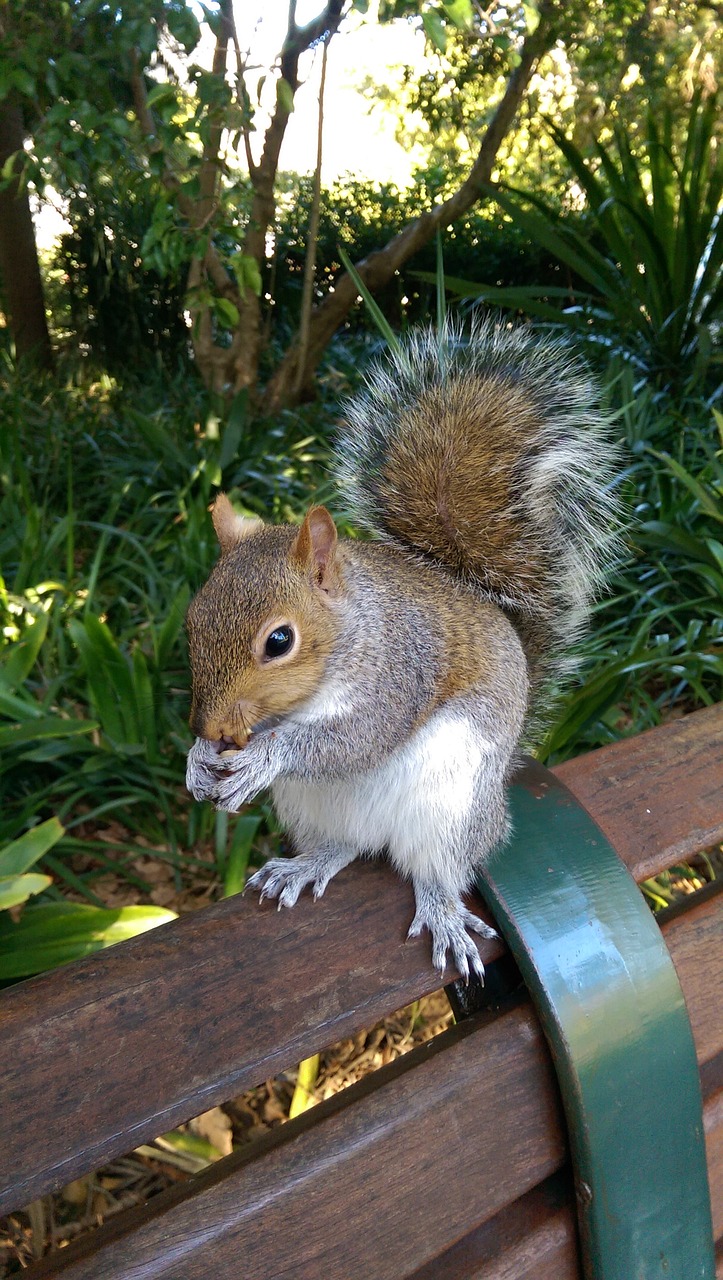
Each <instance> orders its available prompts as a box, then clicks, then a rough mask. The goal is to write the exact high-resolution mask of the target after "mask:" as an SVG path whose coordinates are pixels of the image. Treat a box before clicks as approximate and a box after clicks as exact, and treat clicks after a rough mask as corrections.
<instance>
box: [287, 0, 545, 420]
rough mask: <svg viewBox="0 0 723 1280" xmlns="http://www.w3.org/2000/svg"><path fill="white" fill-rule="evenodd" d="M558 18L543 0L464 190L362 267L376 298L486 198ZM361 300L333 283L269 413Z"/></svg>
mask: <svg viewBox="0 0 723 1280" xmlns="http://www.w3.org/2000/svg"><path fill="white" fill-rule="evenodd" d="M557 13H558V5H557V3H556V0H544V2H543V4H542V5H541V6H540V21H539V24H538V26H537V27H536V29H535V30H534V31H533V32H532V33H531V34H528V35H527V36H526V38H525V40H524V42H523V45H522V49H521V51H520V61H519V63H518V65H517V66H516V67H515V69H514V70H513V72H512V74H511V76H510V78H509V80H508V82H507V87H506V89H505V92H504V94H503V95H502V98H501V99H500V101H499V103H498V105H497V108H496V110H495V113H494V115H493V117H492V119H491V121H490V123H489V125H488V126H487V129H486V131H485V133H484V136H483V138H482V141H481V143H480V147H479V151H478V153H477V158H476V160H475V162H474V164H473V165H472V168H471V170H470V172H469V174H468V175H467V178H466V179H465V181H464V182H463V183H462V185H461V186H460V187H459V188H458V190H457V191H456V192H455V193H454V195H452V196H450V198H449V199H448V200H445V201H444V202H443V203H442V204H438V205H436V206H435V207H434V208H433V209H430V210H428V211H427V212H425V213H423V214H421V215H420V216H419V217H418V218H416V219H415V220H414V222H411V223H410V224H409V225H408V226H407V227H405V228H404V230H403V231H401V232H400V233H399V234H398V235H396V236H395V237H394V238H393V239H392V240H390V241H389V243H388V244H387V245H385V246H384V248H383V249H378V250H375V251H374V252H373V253H370V254H369V255H368V257H366V258H364V259H363V260H362V261H361V262H359V263H357V265H356V269H357V271H358V272H359V275H360V276H361V278H362V280H363V281H364V283H365V284H366V286H367V288H368V289H370V291H371V292H372V293H373V292H375V291H376V290H378V289H380V288H381V287H382V286H383V285H385V284H386V283H387V282H388V281H389V280H390V279H391V278H392V276H393V275H394V272H395V271H397V270H398V269H399V268H400V267H401V266H402V265H403V264H404V263H405V262H406V261H407V260H408V259H409V258H410V257H411V256H412V254H414V253H416V251H417V250H418V249H421V248H422V247H423V246H424V245H425V244H427V243H428V241H429V240H430V239H431V238H432V236H433V235H434V234H435V232H436V231H437V230H438V229H441V228H443V227H446V226H448V225H449V224H450V223H451V222H454V221H455V219H457V218H459V217H461V216H462V215H463V214H465V213H466V212H467V211H468V210H469V209H471V208H472V206H473V205H474V204H475V203H476V202H477V200H479V199H480V197H481V196H482V195H483V194H484V191H485V187H486V184H487V183H488V182H489V180H490V177H491V174H492V169H493V167H494V163H495V160H496V158H497V153H498V151H499V149H500V146H501V144H502V142H503V140H504V138H505V137H506V135H507V133H508V132H509V130H510V129H511V127H512V124H513V121H514V119H515V116H516V114H517V111H518V109H519V106H520V104H521V102H522V100H523V98H524V95H525V91H526V89H527V86H528V84H529V82H530V79H531V77H532V75H533V73H534V71H535V68H536V66H537V64H538V62H539V60H540V58H541V57H542V56H543V54H545V53H546V52H547V51H548V49H550V48H551V47H552V45H553V44H554V42H555V38H556V22H555V17H556V15H557ZM356 298H357V289H356V285H355V284H354V281H353V280H352V278H351V276H349V275H348V274H347V273H344V274H342V275H341V276H340V277H339V279H338V280H337V281H336V282H335V284H334V292H333V293H330V294H328V295H327V297H326V298H325V299H324V301H323V302H322V303H320V304H319V306H318V307H316V308H315V310H314V311H313V312H312V315H311V318H310V323H309V334H308V345H307V348H306V354H305V357H304V360H303V364H301V367H300V341H299V338H298V336H297V337H296V339H295V340H294V342H293V343H292V345H291V346H290V347H289V350H288V351H287V353H286V355H285V356H284V357H283V359H282V361H281V363H280V364H279V367H278V368H277V370H276V372H275V373H274V374H273V375H272V377H271V379H270V381H269V383H268V386H267V388H266V392H265V396H264V408H265V409H266V410H267V411H268V412H269V413H275V412H278V410H279V409H280V408H281V407H282V406H283V405H285V404H289V403H291V402H292V400H293V395H294V388H295V387H296V386H299V385H301V386H303V385H304V383H305V382H306V381H307V380H308V378H309V377H310V376H311V374H312V373H313V370H314V369H315V368H316V365H317V364H318V361H319V359H320V358H321V355H322V354H323V352H324V350H325V348H326V346H327V345H328V343H329V341H330V340H331V338H332V337H333V335H334V333H335V332H336V330H337V329H338V327H339V325H340V324H341V323H342V322H343V321H344V319H345V318H346V316H347V315H348V313H349V311H350V310H351V308H352V306H353V305H354V303H355V301H356Z"/></svg>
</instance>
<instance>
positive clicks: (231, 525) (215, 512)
mask: <svg viewBox="0 0 723 1280" xmlns="http://www.w3.org/2000/svg"><path fill="white" fill-rule="evenodd" d="M211 519H212V520H213V527H214V529H215V530H216V537H217V538H218V541H219V544H220V547H221V555H225V554H226V552H227V551H232V550H233V548H234V547H237V546H238V544H239V542H241V540H242V539H243V538H246V537H248V535H249V534H250V533H253V532H254V530H255V529H260V528H261V526H262V524H263V520H259V518H258V516H240V515H237V513H236V512H235V511H234V509H233V507H232V506H231V503H230V502H229V500H228V498H227V497H226V494H225V493H219V494H218V496H217V498H216V501H215V502H214V504H213V506H212V507H211Z"/></svg>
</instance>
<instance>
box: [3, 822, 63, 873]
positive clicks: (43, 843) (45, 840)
mask: <svg viewBox="0 0 723 1280" xmlns="http://www.w3.org/2000/svg"><path fill="white" fill-rule="evenodd" d="M64 834H65V827H64V826H63V825H62V823H60V822H59V821H58V819H57V818H48V819H47V821H46V822H41V823H39V825H38V826H37V827H32V828H31V830H30V831H26V832H25V834H24V835H22V836H19V837H18V839H17V840H13V842H12V844H6V845H5V848H4V849H0V876H17V875H20V874H21V873H22V872H23V871H27V869H28V867H32V865H33V863H35V862H37V861H38V858H42V856H43V854H44V853H47V852H48V849H52V847H53V845H54V844H57V843H58V841H59V840H60V838H61V836H63V835H64Z"/></svg>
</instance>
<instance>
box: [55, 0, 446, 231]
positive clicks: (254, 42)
mask: <svg viewBox="0 0 723 1280" xmlns="http://www.w3.org/2000/svg"><path fill="white" fill-rule="evenodd" d="M322 8H323V4H322V3H321V2H320V0H299V4H298V8H297V23H298V24H299V26H302V25H303V24H304V23H306V22H308V21H309V19H310V18H313V17H315V16H316V14H317V13H319V12H320V11H321V9H322ZM234 9H235V16H236V23H237V31H238V37H239V43H240V46H241V49H242V50H243V51H244V52H245V51H246V50H249V51H250V55H251V56H250V59H249V63H250V65H251V66H252V67H253V68H254V71H253V73H252V74H250V75H249V77H248V87H249V91H250V92H251V94H252V98H253V97H254V96H255V93H256V85H257V83H258V79H259V77H260V76H261V75H263V73H264V71H266V70H267V69H268V68H269V67H270V66H271V65H272V63H273V60H274V58H275V57H276V56H277V54H278V53H279V50H280V49H281V45H282V42H283V38H284V34H285V32H286V23H287V17H288V0H265V3H264V2H263V0H253V2H252V3H250V2H249V0H235V4H234ZM374 10H375V5H374V3H373V2H372V4H371V5H370V13H369V15H368V16H367V18H366V19H364V18H362V17H361V16H360V15H358V14H352V15H351V16H350V18H348V19H347V20H345V22H344V24H343V26H342V29H341V30H340V31H339V32H337V34H336V35H335V36H334V38H333V39H332V41H331V44H330V46H329V55H328V59H327V72H326V91H325V109H324V138H323V158H322V180H323V181H324V182H332V181H333V180H334V179H335V178H337V177H339V176H340V175H341V174H344V173H353V174H358V175H360V176H362V177H367V178H372V179H377V180H378V181H380V182H385V181H387V182H389V181H391V182H395V183H396V184H397V185H398V186H406V185H408V183H409V181H410V178H411V173H412V169H413V167H414V164H415V163H417V162H421V160H422V156H421V154H419V155H415V154H410V153H408V152H406V151H405V150H404V149H403V148H402V147H400V145H399V143H398V142H397V141H396V139H395V137H394V126H395V122H394V119H393V118H392V116H391V115H390V113H389V112H387V111H384V110H383V108H381V107H378V106H377V107H375V108H374V109H373V110H371V111H370V105H369V103H368V102H367V101H366V99H365V98H364V97H363V96H362V94H361V92H360V91H359V86H360V85H362V84H363V82H364V80H365V79H366V77H367V76H369V77H371V78H372V79H373V80H375V81H376V82H377V83H381V84H383V83H385V82H387V83H394V82H395V81H396V80H397V79H398V76H399V67H400V66H404V65H407V64H414V65H416V66H419V65H421V64H422V62H423V59H424V37H423V35H422V34H421V32H419V31H416V30H415V29H414V28H413V27H411V26H410V25H409V23H407V22H404V21H398V22H394V23H389V24H386V25H385V26H383V27H382V26H379V25H378V24H377V22H376V20H375V17H374ZM212 55H213V37H212V36H211V34H210V32H208V30H206V33H205V35H204V39H203V40H202V43H201V45H200V46H199V48H198V49H197V50H196V51H195V53H194V55H193V56H194V60H195V61H197V62H200V63H202V64H203V65H206V66H210V64H211V58H212ZM299 72H300V79H301V86H300V88H299V90H298V92H297V95H296V99H295V106H294V112H293V114H292V116H291V117H290V119H289V123H288V126H287V130H286V135H285V137H284V142H283V146H282V150H281V157H280V165H281V168H282V169H287V170H295V171H297V172H298V173H308V172H309V171H311V170H313V169H314V168H315V165H316V132H317V112H318V96H319V78H320V74H321V49H316V50H310V51H309V52H308V53H307V54H305V55H304V57H303V58H302V59H301V62H300V64H299ZM274 92H275V90H274V89H273V78H272V77H271V76H269V77H268V80H267V84H266V90H265V93H263V94H262V105H261V109H260V110H259V112H258V116H257V121H256V127H257V132H256V133H255V135H254V137H253V141H252V147H253V151H254V155H255V156H256V158H257V159H258V156H259V153H260V149H261V146H262V143H263V132H264V129H265V127H266V124H267V122H268V115H267V114H266V112H265V111H264V110H263V108H264V105H265V104H266V105H267V106H268V105H270V103H271V101H272V97H270V95H272V94H273V93H274ZM35 221H36V233H37V240H38V246H39V248H41V249H45V248H49V247H50V246H51V245H52V244H53V242H54V241H55V239H56V238H57V237H58V236H59V235H60V234H61V233H62V232H63V230H67V223H66V222H65V219H64V218H63V217H62V214H61V213H60V211H59V210H58V209H55V208H53V207H52V205H50V204H46V205H44V206H43V208H42V210H41V211H40V213H39V214H37V215H36V219H35Z"/></svg>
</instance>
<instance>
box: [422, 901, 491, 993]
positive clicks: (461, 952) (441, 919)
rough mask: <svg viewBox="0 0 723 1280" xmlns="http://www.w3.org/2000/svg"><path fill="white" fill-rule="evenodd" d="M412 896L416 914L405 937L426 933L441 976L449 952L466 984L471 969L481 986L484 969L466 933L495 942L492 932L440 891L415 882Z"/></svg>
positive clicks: (433, 958) (475, 944) (461, 904)
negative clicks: (430, 940) (427, 932)
mask: <svg viewBox="0 0 723 1280" xmlns="http://www.w3.org/2000/svg"><path fill="white" fill-rule="evenodd" d="M414 896H415V898H416V902H417V911H416V915H415V917H414V919H413V921H412V923H411V925H410V926H409V933H408V934H407V937H409V938H416V937H418V935H419V934H420V933H421V932H422V929H429V932H430V933H431V935H432V963H433V965H434V966H435V968H437V969H439V970H440V972H441V973H444V970H445V967H446V964H447V952H451V956H452V960H453V963H454V964H455V965H456V967H457V968H458V969H459V972H460V974H461V976H462V978H463V979H464V981H465V982H468V981H469V973H470V968H471V969H472V971H473V972H474V973H476V975H477V977H478V978H479V980H480V982H484V978H485V967H484V965H483V963H482V959H481V957H480V953H479V951H478V950H477V943H476V942H475V941H474V938H471V937H470V935H469V932H468V930H470V929H471V930H473V931H474V932H475V933H478V934H480V935H481V937H483V938H496V937H497V934H496V932H495V930H494V929H491V928H490V926H489V925H488V924H485V922H484V921H483V920H480V919H479V917H478V916H475V915H473V914H472V912H471V911H468V910H467V908H466V907H465V906H464V904H463V903H462V901H461V899H459V898H456V899H455V898H452V897H450V896H449V895H448V894H447V893H445V891H444V890H443V889H440V888H437V887H435V886H433V885H429V884H422V883H419V882H417V881H415V883H414Z"/></svg>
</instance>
